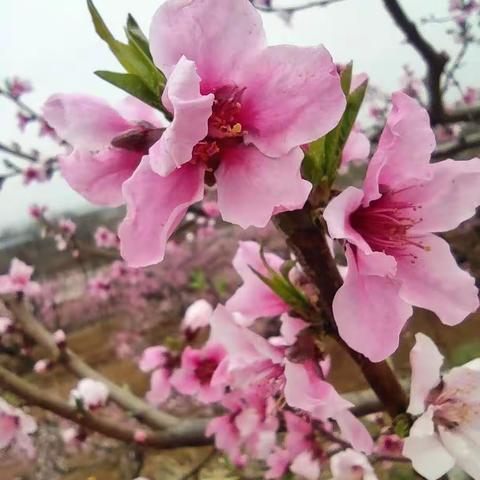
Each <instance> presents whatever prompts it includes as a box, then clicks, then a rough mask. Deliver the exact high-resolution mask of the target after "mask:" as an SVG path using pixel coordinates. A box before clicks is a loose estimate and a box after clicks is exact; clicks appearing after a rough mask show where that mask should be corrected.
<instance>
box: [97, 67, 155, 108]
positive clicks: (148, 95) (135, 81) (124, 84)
mask: <svg viewBox="0 0 480 480" xmlns="http://www.w3.org/2000/svg"><path fill="white" fill-rule="evenodd" d="M95 75H97V77H100V78H101V79H102V80H105V81H107V82H108V83H111V84H112V85H115V86H116V87H118V88H120V89H121V90H123V91H124V92H127V93H128V94H130V95H132V96H134V97H137V98H138V99H139V100H141V101H142V102H145V103H146V104H148V105H150V106H151V107H153V108H157V109H160V110H163V106H162V105H161V104H160V101H159V98H158V97H156V96H155V95H154V94H153V92H152V91H151V90H150V89H149V88H148V87H147V85H145V83H144V82H143V80H142V79H141V78H140V77H139V76H138V75H134V74H132V73H118V72H108V71H106V70H97V71H96V72H95Z"/></svg>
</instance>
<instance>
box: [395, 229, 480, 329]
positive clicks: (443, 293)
mask: <svg viewBox="0 0 480 480" xmlns="http://www.w3.org/2000/svg"><path fill="white" fill-rule="evenodd" d="M418 241H422V243H423V244H424V245H425V246H426V247H427V248H419V247H416V246H414V245H412V246H411V247H409V248H408V249H405V252H404V255H402V256H399V257H398V258H397V262H398V270H397V276H398V278H399V279H400V280H401V282H402V287H401V289H400V295H401V297H402V299H403V300H405V301H406V302H408V303H411V304H412V305H416V306H418V307H422V308H427V309H428V310H432V311H433V312H435V313H436V314H437V316H438V317H439V318H440V320H441V321H442V322H443V323H444V324H445V325H456V324H457V323H460V322H461V321H462V320H464V319H465V317H466V316H467V315H469V314H470V313H472V312H474V311H475V310H476V309H477V308H478V305H479V302H478V290H477V288H476V287H475V280H474V278H473V277H471V276H470V275H469V274H468V273H467V272H465V271H464V270H462V269H461V268H460V267H459V266H458V265H457V263H456V261H455V259H454V258H453V255H452V253H451V252H450V247H449V245H448V243H447V242H446V241H445V240H443V239H441V238H440V237H437V236H436V235H427V236H425V237H421V238H420V239H418ZM409 253H410V254H411V255H409Z"/></svg>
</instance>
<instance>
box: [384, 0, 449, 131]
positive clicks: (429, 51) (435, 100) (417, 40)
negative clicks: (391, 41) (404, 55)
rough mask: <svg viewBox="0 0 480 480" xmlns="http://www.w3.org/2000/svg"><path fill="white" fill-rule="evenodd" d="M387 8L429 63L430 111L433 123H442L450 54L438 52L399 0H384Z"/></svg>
mask: <svg viewBox="0 0 480 480" xmlns="http://www.w3.org/2000/svg"><path fill="white" fill-rule="evenodd" d="M383 3H384V5H385V8H386V9H387V11H388V13H389V14H390V16H391V17H392V18H393V20H394V21H395V23H396V24H397V26H398V28H400V30H402V32H403V33H404V34H405V36H406V37H407V40H408V42H409V43H410V44H411V45H412V47H413V48H414V49H415V50H416V51H417V52H418V53H419V54H420V55H421V57H422V58H423V60H424V61H425V63H426V64H427V88H428V93H429V113H430V117H431V121H432V124H436V123H440V122H441V118H442V117H443V115H444V106H443V97H442V91H441V86H440V85H441V77H442V74H443V72H444V69H445V65H446V63H447V62H448V55H447V54H446V53H444V52H437V51H436V50H435V49H434V48H433V46H432V45H431V44H430V43H429V42H428V41H427V40H426V39H425V38H424V37H423V36H422V34H421V33H420V32H419V30H418V29H417V27H416V25H415V23H413V22H412V21H411V20H410V19H409V18H408V17H407V15H406V13H405V11H404V10H403V9H402V7H401V6H400V4H399V3H398V1H397V0H383Z"/></svg>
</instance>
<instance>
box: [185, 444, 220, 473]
mask: <svg viewBox="0 0 480 480" xmlns="http://www.w3.org/2000/svg"><path fill="white" fill-rule="evenodd" d="M216 454H217V451H216V450H215V449H213V450H211V451H210V452H209V453H208V455H207V456H206V457H205V458H204V459H203V460H202V461H201V462H200V463H199V464H198V465H196V466H195V467H194V468H193V469H192V470H190V471H189V472H187V473H186V474H185V475H183V476H181V477H180V478H179V480H189V479H190V478H193V477H194V476H195V475H197V474H198V473H200V472H201V471H202V470H203V469H204V468H205V467H206V466H207V465H208V464H209V463H210V460H212V459H213V458H214V457H215V455H216Z"/></svg>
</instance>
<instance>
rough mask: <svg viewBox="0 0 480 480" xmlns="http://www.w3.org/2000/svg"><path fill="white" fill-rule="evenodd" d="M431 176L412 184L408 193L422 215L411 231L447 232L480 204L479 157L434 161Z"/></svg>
mask: <svg viewBox="0 0 480 480" xmlns="http://www.w3.org/2000/svg"><path fill="white" fill-rule="evenodd" d="M431 171H432V174H433V176H432V179H431V180H430V181H429V182H425V183H422V184H421V185H418V186H416V187H415V188H411V189H409V190H408V192H405V197H406V198H408V201H409V202H411V203H413V204H414V205H420V206H421V208H420V209H418V210H417V213H418V216H419V217H420V218H421V221H419V222H418V223H417V224H416V225H414V226H413V227H412V230H411V231H412V232H416V233H420V234H423V233H429V232H445V231H447V230H451V229H453V228H455V227H457V226H458V225H459V224H460V223H461V222H463V221H464V220H467V219H468V218H470V217H471V216H473V215H474V214H475V209H476V207H477V206H478V205H480V188H478V186H479V184H480V158H473V159H472V160H466V161H460V160H444V161H443V162H439V163H434V164H432V165H431Z"/></svg>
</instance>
